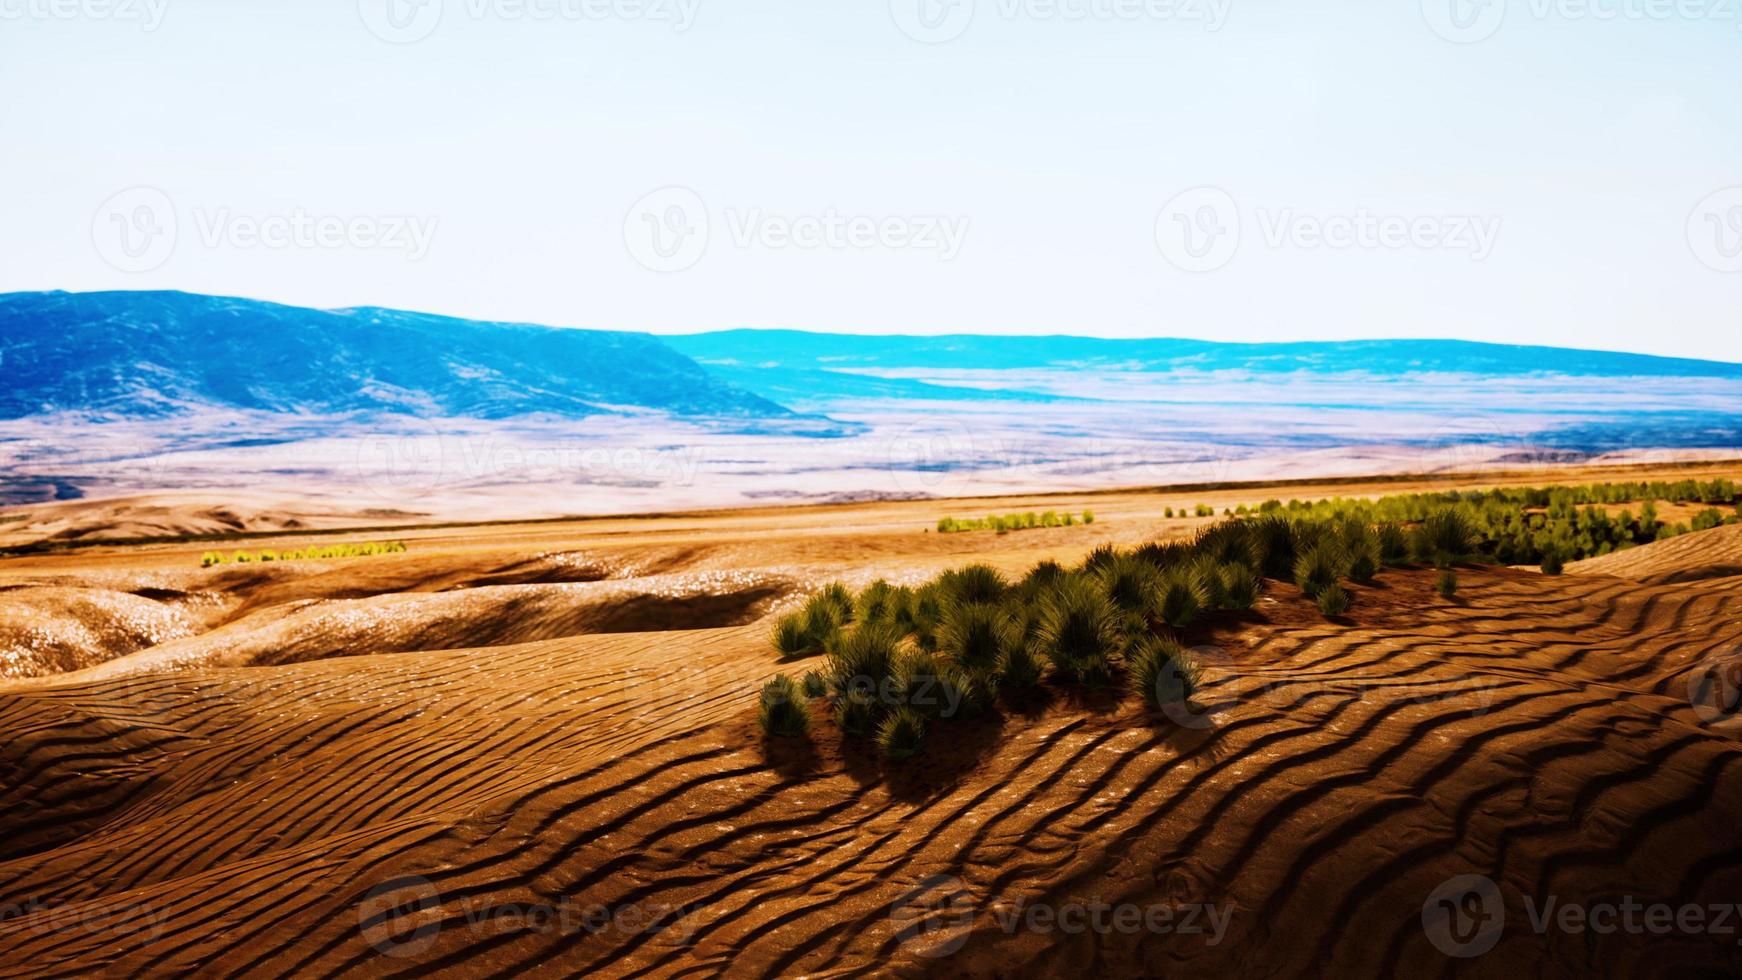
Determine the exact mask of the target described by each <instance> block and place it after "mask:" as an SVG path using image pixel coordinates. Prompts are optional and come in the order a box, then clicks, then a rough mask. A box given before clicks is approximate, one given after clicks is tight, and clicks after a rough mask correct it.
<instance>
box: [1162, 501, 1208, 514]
mask: <svg viewBox="0 0 1742 980" xmlns="http://www.w3.org/2000/svg"><path fill="white" fill-rule="evenodd" d="M1162 516H1163V517H1173V516H1175V515H1174V510H1173V508H1172V507H1169V508H1167V509H1166V511H1165V512H1164V513H1163V514H1162ZM1178 516H1180V517H1215V516H1216V508H1214V507H1211V506H1210V505H1209V504H1199V505H1198V506H1197V507H1196V508H1195V509H1194V510H1191V511H1187V510H1186V509H1185V508H1184V507H1181V508H1180V509H1179V515H1178Z"/></svg>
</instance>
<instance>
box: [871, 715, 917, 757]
mask: <svg viewBox="0 0 1742 980" xmlns="http://www.w3.org/2000/svg"><path fill="white" fill-rule="evenodd" d="M924 748H925V719H924V718H923V717H921V716H920V715H918V714H916V713H915V712H912V711H909V710H907V709H906V708H902V709H900V710H898V711H895V712H893V713H891V714H890V715H889V717H887V718H885V719H883V723H882V724H880V725H878V726H877V750H878V751H879V752H882V753H883V757H884V758H885V759H891V760H894V761H897V762H899V761H901V760H903V759H911V758H913V757H914V756H916V755H918V754H919V753H920V752H921V750H923V749H924Z"/></svg>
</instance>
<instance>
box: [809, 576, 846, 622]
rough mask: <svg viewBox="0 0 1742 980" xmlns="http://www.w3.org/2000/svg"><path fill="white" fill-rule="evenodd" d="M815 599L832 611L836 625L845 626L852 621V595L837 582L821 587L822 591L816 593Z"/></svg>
mask: <svg viewBox="0 0 1742 980" xmlns="http://www.w3.org/2000/svg"><path fill="white" fill-rule="evenodd" d="M816 598H817V599H818V600H820V601H822V602H825V603H828V605H829V606H830V607H831V608H833V609H834V618H835V623H836V624H837V625H840V626H846V625H847V624H848V623H851V622H852V621H853V617H854V609H853V593H852V591H851V590H849V589H848V588H847V587H846V586H845V585H842V584H841V583H839V582H830V583H829V584H828V585H825V586H823V591H821V592H819V593H817V596H816Z"/></svg>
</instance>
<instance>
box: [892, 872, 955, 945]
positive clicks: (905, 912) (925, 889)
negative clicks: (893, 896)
mask: <svg viewBox="0 0 1742 980" xmlns="http://www.w3.org/2000/svg"><path fill="white" fill-rule="evenodd" d="M974 913H975V906H974V896H973V893H972V892H970V891H969V890H968V885H967V883H966V882H964V881H962V879H960V878H957V877H955V876H953V875H933V876H931V877H930V878H927V879H925V880H924V881H922V882H920V883H919V885H918V886H917V887H915V888H914V889H913V890H912V891H910V892H908V893H907V894H905V895H903V896H902V897H901V898H899V899H897V900H896V901H895V904H893V905H891V906H890V907H889V918H890V919H891V920H892V921H894V922H895V926H896V932H895V936H896V939H897V941H899V942H900V943H901V945H902V947H903V948H904V949H906V950H908V951H909V952H912V953H915V954H917V955H919V956H924V957H926V958H928V959H940V958H942V957H945V956H949V955H951V954H953V953H956V952H959V951H960V950H961V948H962V947H963V946H965V945H967V943H968V936H969V934H970V933H971V932H972V930H973V928H974Z"/></svg>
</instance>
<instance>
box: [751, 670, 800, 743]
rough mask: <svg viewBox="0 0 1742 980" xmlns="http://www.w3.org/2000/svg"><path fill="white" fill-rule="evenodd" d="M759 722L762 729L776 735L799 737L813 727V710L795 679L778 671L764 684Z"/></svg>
mask: <svg viewBox="0 0 1742 980" xmlns="http://www.w3.org/2000/svg"><path fill="white" fill-rule="evenodd" d="M756 718H757V721H759V722H760V723H761V724H762V731H763V732H764V733H765V734H768V735H770V736H773V737H775V738H796V737H798V736H800V735H803V734H804V733H805V731H806V730H807V729H809V728H810V721H811V718H810V712H809V711H807V710H805V706H804V700H803V696H802V693H801V692H800V691H799V687H798V685H797V684H795V683H793V680H792V678H790V677H788V676H786V675H785V674H776V675H774V677H773V678H772V679H770V680H769V682H768V683H766V684H764V685H762V695H761V703H760V707H759V710H758V712H757V716H756Z"/></svg>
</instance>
